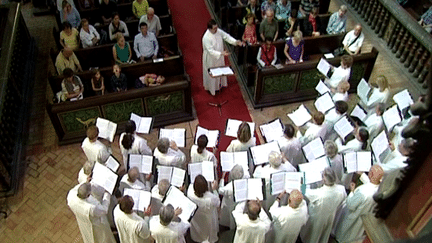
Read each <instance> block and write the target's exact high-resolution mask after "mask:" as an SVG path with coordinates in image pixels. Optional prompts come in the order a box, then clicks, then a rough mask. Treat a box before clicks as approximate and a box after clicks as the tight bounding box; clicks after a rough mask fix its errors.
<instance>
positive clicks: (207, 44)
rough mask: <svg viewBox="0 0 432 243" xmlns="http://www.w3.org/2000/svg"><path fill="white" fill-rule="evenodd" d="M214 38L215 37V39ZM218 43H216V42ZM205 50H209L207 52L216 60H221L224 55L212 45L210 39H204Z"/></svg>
mask: <svg viewBox="0 0 432 243" xmlns="http://www.w3.org/2000/svg"><path fill="white" fill-rule="evenodd" d="M213 38H214V37H213ZM215 42H216V41H215ZM202 44H203V48H204V49H205V50H207V52H208V53H209V54H210V55H211V56H212V57H213V58H214V59H219V58H220V57H221V55H222V52H220V51H217V50H216V48H215V47H214V45H213V44H212V43H211V41H210V40H209V39H208V38H204V39H203V43H202Z"/></svg>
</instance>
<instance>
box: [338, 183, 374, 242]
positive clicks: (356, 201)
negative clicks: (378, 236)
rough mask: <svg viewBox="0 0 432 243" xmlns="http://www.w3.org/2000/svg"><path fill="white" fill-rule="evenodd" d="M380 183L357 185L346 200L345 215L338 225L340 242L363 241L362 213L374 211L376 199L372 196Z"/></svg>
mask: <svg viewBox="0 0 432 243" xmlns="http://www.w3.org/2000/svg"><path fill="white" fill-rule="evenodd" d="M378 186H379V185H375V184H372V183H370V182H368V183H366V184H363V185H361V186H359V187H357V188H356V189H355V190H354V192H351V193H350V194H349V195H348V197H347V198H346V200H345V208H344V215H343V217H342V218H341V220H340V221H339V222H338V224H337V227H336V234H335V236H336V240H337V241H338V242H344V243H345V242H357V241H359V240H360V241H362V239H363V235H364V227H363V221H362V219H361V217H360V216H361V215H363V214H368V213H371V212H372V209H373V207H374V206H375V201H374V200H373V198H372V196H373V194H375V192H376V191H377V190H378Z"/></svg>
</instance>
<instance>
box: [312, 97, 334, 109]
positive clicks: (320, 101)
mask: <svg viewBox="0 0 432 243" xmlns="http://www.w3.org/2000/svg"><path fill="white" fill-rule="evenodd" d="M314 105H315V107H316V109H317V110H318V111H320V112H322V113H326V112H327V111H328V110H330V109H332V108H333V107H334V102H333V99H332V97H331V95H330V93H325V94H323V95H321V96H320V97H318V98H317V99H316V101H315V103H314Z"/></svg>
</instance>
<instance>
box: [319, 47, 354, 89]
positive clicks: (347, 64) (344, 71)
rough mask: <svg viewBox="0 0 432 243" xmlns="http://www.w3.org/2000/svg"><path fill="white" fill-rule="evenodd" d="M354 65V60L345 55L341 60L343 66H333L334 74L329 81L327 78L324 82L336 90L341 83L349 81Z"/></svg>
mask: <svg viewBox="0 0 432 243" xmlns="http://www.w3.org/2000/svg"><path fill="white" fill-rule="evenodd" d="M352 65H353V58H352V57H351V56H348V55H343V56H342V58H341V65H340V66H339V67H337V68H335V67H333V66H332V67H331V68H332V70H333V74H332V76H331V77H330V78H329V79H328V78H326V79H325V80H324V82H325V83H326V84H327V85H328V86H329V88H330V89H336V88H337V86H338V85H339V83H340V82H342V81H349V79H350V76H351V67H352Z"/></svg>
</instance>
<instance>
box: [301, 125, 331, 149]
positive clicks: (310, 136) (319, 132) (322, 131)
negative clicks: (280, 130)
mask: <svg viewBox="0 0 432 243" xmlns="http://www.w3.org/2000/svg"><path fill="white" fill-rule="evenodd" d="M306 126H307V130H306V132H305V134H304V135H303V136H302V137H301V138H299V139H300V142H301V144H302V145H305V144H307V143H309V142H310V141H312V140H314V139H315V138H317V137H320V138H321V139H323V141H324V138H325V136H326V133H327V127H326V126H324V125H317V124H315V123H312V122H308V123H306Z"/></svg>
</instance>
